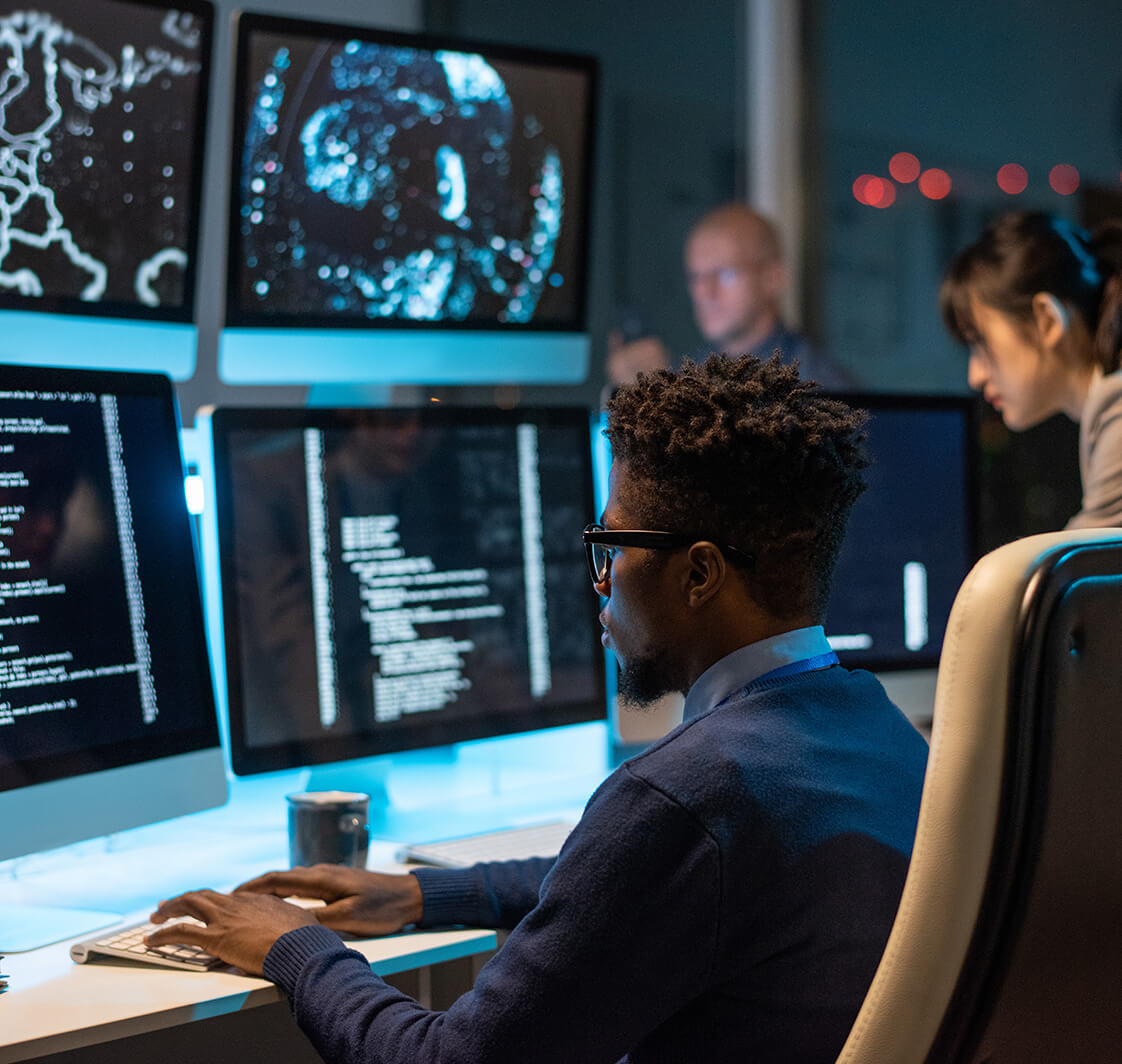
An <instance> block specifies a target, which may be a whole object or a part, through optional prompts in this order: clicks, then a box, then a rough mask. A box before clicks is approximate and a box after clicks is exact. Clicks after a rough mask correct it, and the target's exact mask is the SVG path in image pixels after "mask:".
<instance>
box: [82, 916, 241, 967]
mask: <svg viewBox="0 0 1122 1064" xmlns="http://www.w3.org/2000/svg"><path fill="white" fill-rule="evenodd" d="M179 923H189V924H199V926H200V927H201V926H202V923H201V921H199V920H196V919H195V918H194V917H193V916H180V917H173V918H172V919H170V920H167V921H165V922H164V923H162V924H149V923H142V924H133V925H132V926H131V927H124V928H118V929H117V930H116V931H109V932H102V933H101V934H100V935H98V936H97V937H96V938H89V939H86V941H84V942H75V943H74V945H73V946H71V947H70V957H71V959H72V960H74V961H76V962H77V963H78V964H85V963H86V961H92V960H95V959H96V958H97V957H119V958H122V959H124V960H130V961H143V962H144V963H145V964H156V965H159V966H160V967H162V968H179V969H180V970H182V971H188V972H208V971H210V970H211V969H213V968H220V967H224V963H223V962H222V961H220V960H219V959H218V958H217V957H215V956H213V955H211V954H210V953H207V952H205V951H204V950H202V949H201V948H200V947H198V946H184V945H174V946H159V947H156V948H152V947H150V946H146V945H145V944H144V938H145V936H146V935H149V934H151V933H152V932H153V931H155V930H156V928H157V927H167V926H168V924H179Z"/></svg>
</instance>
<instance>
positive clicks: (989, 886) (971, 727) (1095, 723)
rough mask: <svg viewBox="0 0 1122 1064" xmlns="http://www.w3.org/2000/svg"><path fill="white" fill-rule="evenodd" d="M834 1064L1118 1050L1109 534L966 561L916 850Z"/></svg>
mask: <svg viewBox="0 0 1122 1064" xmlns="http://www.w3.org/2000/svg"><path fill="white" fill-rule="evenodd" d="M838 1061H839V1064H913V1062H914V1064H921V1062H924V1061H926V1062H929V1064H934V1062H938V1064H943V1062H959V1061H977V1062H992V1064H1007V1062H1008V1064H1035V1062H1040V1064H1083V1062H1088V1064H1099V1062H1108V1061H1122V529H1094V530H1086V531H1080V532H1059V533H1054V534H1048V535H1042V536H1032V537H1029V538H1027V539H1024V540H1020V541H1018V542H1015V543H1011V544H1008V545H1007V546H1004V547H1001V548H1000V549H998V550H996V551H994V552H993V553H991V554H989V555H987V556H986V557H984V558H983V559H982V560H981V561H980V562H979V563H978V564H977V565H976V566H975V568H974V569H973V570H972V571H971V573H970V574H969V576H968V577H967V578H966V580H965V582H964V583H963V585H962V588H961V589H960V591H959V593H958V596H957V598H956V599H955V603H954V607H953V609H952V611H951V616H950V622H949V625H948V630H947V636H946V639H945V641H944V646H943V654H942V659H941V663H940V666H939V678H938V685H937V689H936V696H935V717H934V727H933V731H932V737H931V754H930V760H929V763H928V769H927V776H926V778H925V781H924V789H923V800H922V803H921V807H920V816H919V828H918V831H917V835H916V844H915V850H914V853H913V857H912V863H911V865H910V868H909V871H908V878H907V882H906V884H905V887H904V893H903V897H902V899H901V903H900V910H899V913H898V914H897V917H896V922H895V924H894V926H893V928H892V933H891V936H890V937H889V941H888V946H887V949H886V951H885V954H884V957H883V959H882V961H881V964H880V966H879V968H878V969H877V973H876V976H875V978H874V980H873V983H872V986H871V987H870V990H869V994H868V996H867V998H866V1000H865V1003H864V1005H863V1006H862V1008H861V1011H860V1014H859V1015H858V1017H857V1021H856V1024H855V1026H854V1028H853V1030H852V1032H851V1033H850V1036H849V1039H848V1040H847V1042H846V1044H845V1047H844V1048H843V1050H842V1053H841V1056H840V1057H839V1058H838Z"/></svg>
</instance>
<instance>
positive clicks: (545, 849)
mask: <svg viewBox="0 0 1122 1064" xmlns="http://www.w3.org/2000/svg"><path fill="white" fill-rule="evenodd" d="M572 830H573V825H572V824H571V823H570V822H569V821H567V820H550V821H547V822H545V823H543V824H526V825H524V826H522V827H516V828H506V829H504V830H502V831H485V832H483V833H481V834H479V835H464V836H463V837H461V838H458V839H444V840H442V841H440V842H421V843H415V844H413V845H411V846H403V847H402V848H401V849H400V850H398V852H397V859H398V860H399V861H418V862H420V863H421V864H431V865H438V866H439V867H441V868H467V867H468V866H469V865H473V864H479V863H480V862H481V861H518V860H522V859H523V858H526V857H556V856H557V854H558V853H560V851H561V844H562V843H563V842H564V841H565V839H566V838H567V837H568V835H569V832H570V831H572Z"/></svg>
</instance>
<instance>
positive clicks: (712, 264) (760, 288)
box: [607, 203, 854, 391]
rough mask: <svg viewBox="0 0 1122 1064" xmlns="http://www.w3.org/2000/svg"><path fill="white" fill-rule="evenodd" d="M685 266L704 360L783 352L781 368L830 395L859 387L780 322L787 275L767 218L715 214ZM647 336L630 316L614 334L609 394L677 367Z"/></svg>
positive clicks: (727, 211) (693, 236)
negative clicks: (643, 375) (794, 369)
mask: <svg viewBox="0 0 1122 1064" xmlns="http://www.w3.org/2000/svg"><path fill="white" fill-rule="evenodd" d="M684 260H685V263H684V265H685V275H686V277H685V279H686V288H687V290H688V292H689V296H690V303H691V304H692V306H693V317H694V323H695V324H696V325H697V329H698V332H699V333H701V336H702V338H703V339H704V341H705V344H704V352H705V353H706V354H708V353H709V352H710V351H725V352H728V353H732V354H754V355H757V356H758V357H760V358H770V357H771V356H772V354H774V353H775V352H776V351H778V352H779V353H780V357H781V358H782V360H783V361H784V362H786V363H790V364H793V363H796V362H797V363H798V364H799V370H800V372H801V373H802V375H803V377H804V378H806V379H807V380H814V381H817V382H818V385H819V386H820V387H821V388H824V389H825V390H827V391H845V390H849V389H852V388H853V387H854V381H853V379H852V377H851V376H850V374H849V373H848V372H847V371H846V370H845V369H843V368H842V367H841V366H839V365H838V364H837V363H836V362H834V361H833V360H832V359H829V358H827V357H826V356H825V355H823V354H821V353H820V352H818V351H816V350H815V349H814V347H813V346H812V345H811V343H810V341H809V340H808V339H807V338H806V337H805V336H804V335H803V334H802V333H800V332H798V331H797V330H795V329H792V328H791V327H790V326H789V325H787V323H786V322H784V320H783V312H782V306H781V304H782V300H783V294H784V292H785V291H786V290H787V283H788V271H787V264H786V262H785V261H784V259H783V253H782V248H781V245H780V240H779V231H778V230H777V229H776V227H775V223H774V222H772V221H771V219H770V218H767V217H765V216H764V215H762V214H760V213H759V212H758V211H754V210H752V209H751V208H750V207H748V206H745V205H744V204H742V203H726V204H723V205H722V206H720V207H716V208H714V209H713V210H711V211H709V212H708V213H706V214H705V215H703V216H702V217H701V219H700V220H699V221H698V222H697V224H696V225H695V226H694V227H693V228H692V229H691V230H690V232H689V235H688V236H687V237H686V244H685V249H684ZM642 329H643V326H642V324H641V323H640V322H639V320H638V316H637V314H635V313H632V314H630V315H629V317H628V320H627V323H626V327H625V328H621V329H618V330H614V331H613V332H612V333H610V334H609V336H608V361H607V376H608V388H609V389H611V388H614V387H617V386H618V385H621V384H630V383H631V382H632V381H634V380H635V376H636V374H638V373H640V372H649V371H651V370H655V369H665V368H670V367H671V366H673V365H676V363H677V362H678V361H680V360H677V359H674V358H672V357H671V355H670V352H669V351H668V350H667V349H666V345H665V344H664V343H663V342H662V340H660V339H659V338H658V337H657V336H651V335H636V334H637V333H638V332H641V331H642ZM628 334H630V335H628Z"/></svg>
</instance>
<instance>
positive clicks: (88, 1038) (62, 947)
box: [0, 931, 496, 1064]
mask: <svg viewBox="0 0 1122 1064" xmlns="http://www.w3.org/2000/svg"><path fill="white" fill-rule="evenodd" d="M495 941H496V936H495V933H494V932H493V931H425V932H418V933H416V934H407V935H395V936H392V937H390V938H382V939H369V940H364V941H361V942H351V943H349V945H350V946H351V947H352V948H354V949H357V950H358V951H359V952H360V953H362V954H363V955H364V956H365V957H366V958H367V959H368V960H369V961H370V962H371V965H372V966H373V968H374V970H375V971H376V972H378V973H379V974H381V975H393V974H395V973H396V972H402V971H406V970H409V969H412V968H421V967H425V966H427V965H430V964H438V963H440V962H442V961H448V960H454V959H456V958H458V957H467V956H470V955H472V954H476V953H483V952H485V951H487V950H490V949H493V948H494V947H495ZM68 947H69V943H59V944H56V945H53V946H47V947H44V948H43V949H39V950H34V951H32V952H30V953H22V954H13V955H10V956H9V957H8V958H7V959H6V960H5V961H4V967H5V970H6V971H7V974H8V975H10V976H11V978H12V989H10V990H9V991H8V992H7V993H6V994H4V995H2V996H0V1062H3V1064H9V1062H13V1061H26V1060H36V1059H39V1058H40V1057H43V1056H45V1055H47V1054H48V1053H58V1052H61V1051H63V1050H67V1049H75V1048H78V1047H81V1046H88V1045H92V1044H95V1043H98V1042H107V1041H113V1040H115V1039H118V1038H126V1037H129V1036H131V1035H135V1034H142V1033H145V1032H148V1031H155V1030H159V1029H161V1028H164V1027H174V1026H178V1025H180V1024H184V1023H190V1022H192V1021H194V1020H205V1019H209V1018H211V1017H214V1016H220V1015H223V1014H225V1013H228V1012H237V1011H239V1010H241V1009H247V1008H253V1007H255V1006H258V1005H267V1004H270V1003H272V1002H275V1001H280V1000H282V996H283V995H282V994H281V992H280V990H278V989H277V987H275V986H274V985H273V984H272V983H270V982H268V981H267V980H265V979H257V978H252V977H250V976H246V975H239V974H236V973H234V972H233V971H218V972H183V971H177V970H175V969H172V968H153V967H151V966H148V965H143V964H136V963H132V962H129V961H124V962H113V961H110V962H104V963H102V962H91V963H88V964H75V963H74V962H73V961H71V960H70V957H69V954H68V952H67V950H68Z"/></svg>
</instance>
